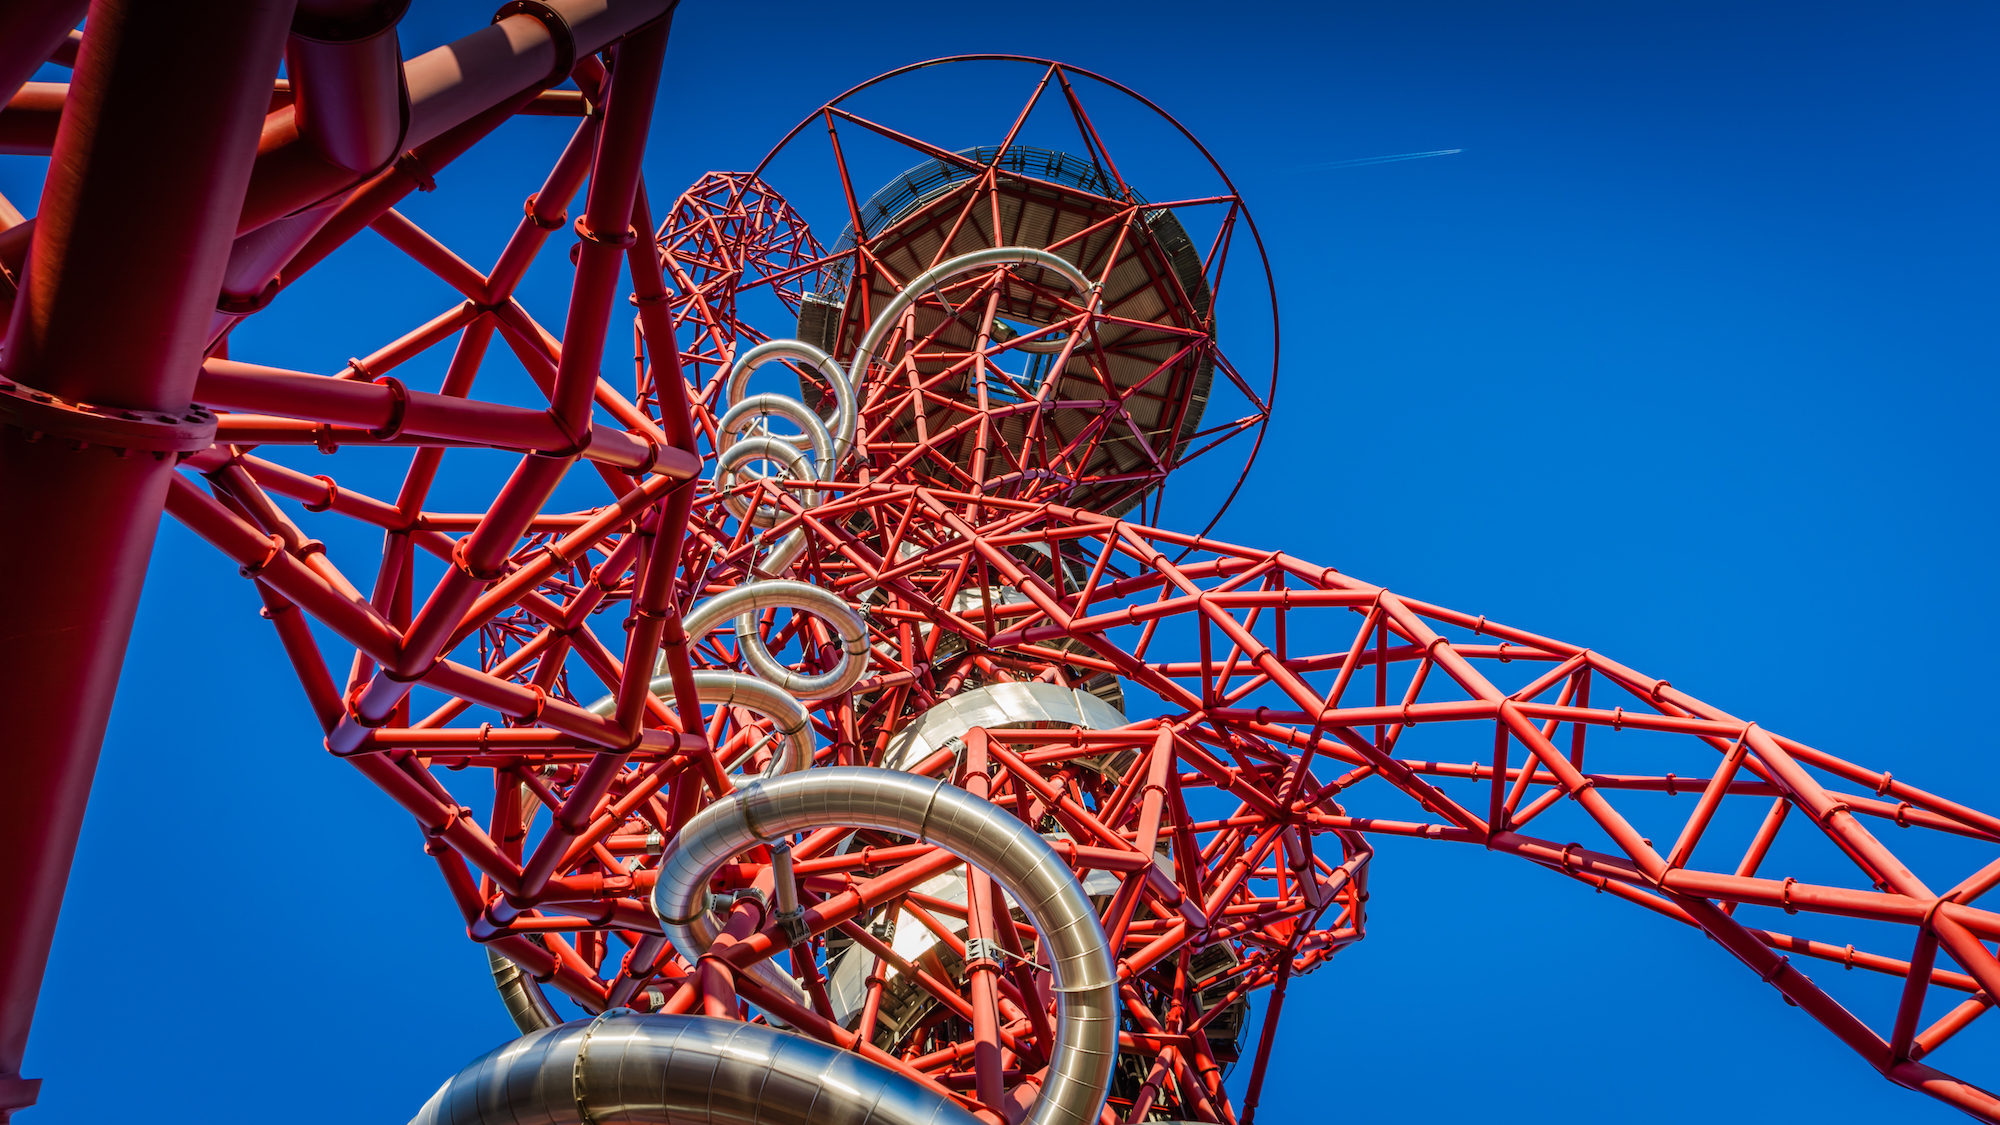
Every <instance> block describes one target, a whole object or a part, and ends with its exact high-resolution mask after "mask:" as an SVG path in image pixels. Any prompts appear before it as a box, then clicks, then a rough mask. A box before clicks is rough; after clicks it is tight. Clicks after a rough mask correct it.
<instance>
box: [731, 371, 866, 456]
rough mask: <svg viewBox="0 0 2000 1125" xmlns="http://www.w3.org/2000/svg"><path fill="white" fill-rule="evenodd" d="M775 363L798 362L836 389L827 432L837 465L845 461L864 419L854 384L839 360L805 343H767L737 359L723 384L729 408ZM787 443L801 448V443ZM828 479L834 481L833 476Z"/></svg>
mask: <svg viewBox="0 0 2000 1125" xmlns="http://www.w3.org/2000/svg"><path fill="white" fill-rule="evenodd" d="M774 359H794V360H798V361H800V362H802V363H806V364H809V365H811V367H812V368H813V370H815V371H817V372H819V377H820V378H822V379H824V380H826V382H827V385H828V386H830V387H832V388H833V401H834V412H833V421H832V422H831V423H830V424H828V425H827V427H826V428H827V431H828V432H829V433H831V434H832V435H833V461H834V464H836V465H838V464H839V463H840V462H842V461H845V460H846V459H847V453H848V451H849V450H851V449H853V448H854V429H855V426H856V425H858V424H859V421H860V417H861V412H860V410H859V408H858V406H857V405H856V403H855V401H854V383H853V382H852V381H851V380H850V379H848V377H847V372H846V371H844V370H842V369H841V366H840V361H839V360H836V359H834V358H833V357H832V356H830V355H828V354H826V353H825V352H823V351H821V350H819V349H818V348H816V347H813V346H812V345H811V344H808V343H806V342H805V341H804V340H766V341H764V342H763V343H761V344H759V345H757V346H756V347H754V348H751V349H750V350H749V351H747V352H744V353H743V354H742V355H740V356H738V357H736V363H735V364H734V365H733V366H731V367H730V369H729V375H728V376H727V378H726V379H725V380H724V382H723V394H724V395H725V396H726V397H727V399H728V401H729V405H730V406H732V407H733V406H735V405H736V404H737V403H739V402H742V401H743V392H744V391H745V390H747V389H749V386H750V376H751V374H752V373H753V372H755V371H756V370H757V369H758V368H759V367H761V366H763V365H764V364H766V363H769V362H770V361H771V360H774ZM787 440H791V441H792V442H793V444H798V442H797V439H787ZM827 479H831V477H830V475H829V477H828V478H827Z"/></svg>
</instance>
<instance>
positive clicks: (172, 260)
mask: <svg viewBox="0 0 2000 1125" xmlns="http://www.w3.org/2000/svg"><path fill="white" fill-rule="evenodd" d="M21 7H23V8H24V9H25V8H32V7H36V6H35V5H25V6H21ZM47 7H50V8H57V7H60V8H63V9H65V10H64V12H63V16H62V18H63V19H67V18H68V12H67V10H66V9H67V7H68V6H67V5H48V6H47ZM291 12H292V5H291V4H290V3H287V2H284V0H262V2H259V0H234V2H229V0H217V2H216V3H211V4H200V5H194V6H191V7H183V6H180V5H159V4H147V3H137V2H134V0H99V2H98V3H96V4H94V5H92V7H91V11H90V47H89V49H88V50H86V51H84V52H83V54H82V57H81V58H80V59H79V60H78V71H77V82H76V89H75V91H74V94H73V96H72V97H71V98H69V99H68V105H67V106H66V107H65V109H64V111H63V115H62V124H61V126H60V128H59V129H58V131H57V134H56V138H55V146H54V159H53V161H52V162H51V164H50V170H49V176H48V181H47V184H46V186H45V188H44V189H43V197H42V208H41V213H40V215H39V216H38V222H37V223H36V224H35V229H34V235H33V237H34V245H33V261H35V262H36V263H40V264H41V268H40V269H37V270H35V271H34V272H32V273H31V274H30V275H29V276H28V277H27V278H26V279H25V281H26V284H25V287H24V288H23V290H22V292H21V295H20V299H19V300H18V302H17V303H16V304H15V306H14V310H13V316H12V318H11V321H10V323H9V326H8V335H7V349H6V357H5V372H6V380H7V382H8V384H9V385H10V386H11V385H12V384H23V385H25V386H27V387H32V388H34V389H35V390H37V391H41V392H45V393H46V394H48V395H51V396H57V401H54V402H46V403H34V401H33V400H32V399H29V398H27V397H26V396H22V398H20V399H14V400H10V405H9V407H8V409H7V411H6V418H5V421H6V422H7V424H6V425H5V426H4V427H0V473H4V475H5V479H6V481H7V488H6V489H5V490H4V496H3V497H0V524H4V525H5V526H8V527H61V528H65V529H66V531H65V543H64V547H65V555H64V564H63V565H62V566H59V567H50V566H48V565H46V560H44V559H37V558H33V557H31V556H28V555H17V556H14V557H12V558H10V559H9V560H8V561H7V562H6V563H5V564H4V565H5V570H6V573H7V575H8V577H9V579H10V580H11V581H13V582H16V583H24V584H27V585H30V586H32V587H33V588H34V589H35V590H36V591H37V596H36V597H34V598H32V599H29V600H28V601H27V602H25V603H23V604H22V605H20V606H18V607H16V614H15V616H14V624H13V629H14V633H13V642H12V643H11V644H9V645H7V646H6V648H5V651H4V653H0V679H4V680H5V682H6V683H7V684H8V685H9V687H10V688H11V689H12V690H15V691H17V692H19V693H20V696H19V699H18V704H19V706H18V707H17V709H16V712H15V715H14V723H15V725H14V737H13V739H12V742H11V747H10V753H9V767H8V783H7V785H6V786H4V787H0V854H4V855H6V856H7V857H8V859H7V862H6V863H5V864H4V865H0V915H4V916H5V917H7V918H8V919H9V925H8V926H6V927H5V928H4V930H0V932H4V935H5V936H4V938H0V942H4V946H0V1119H4V1118H6V1117H8V1116H9V1115H10V1114H11V1112H12V1111H13V1110H15V1109H18V1108H20V1107H22V1106H25V1105H31V1104H33V1102H34V1098H35V1093H36V1083H34V1082H31V1081H28V1080H24V1079H22V1078H21V1076H20V1066H21V1058H22V1054H23V1052H24V1051H25V1049H26V1047H27V1041H28V1029H29V1025H30V1024H31V1023H32V1021H33V1017H34V1010H35V999H36V994H37V993H38V991H39V990H40V988H41V980H42V971H43V968H44V967H45V966H46V964H47V961H48V952H49V941H50V939H51V937H52V936H53V935H54V931H55V925H56V916H57V914H58V912H59V910H60V909H61V905H62V894H63V886H64V883H65V882H66V881H67V879H68V876H69V867H70V860H71V857H72V856H73V855H74V853H75V850H76V837H77V831H78V829H79V828H80V827H81V826H82V821H83V812H84V806H85V804H86V802H87V801H88V799H89V794H90V783H91V777H92V774H93V773H94V772H95V771H96V767H97V754H98V749H99V746H100V745H101V743H102V741H103V737H104V727H105V723H106V721H107V720H108V719H109V717H110V713H111V700H112V695H113V693H114V691H115V690H116V688H117V683H118V669H119V665H120V663H121V662H122V661H123V659H124V655H125V645H126V641H127V639H128V638H129V637H130V634H131V629H132V615H133V612H134V610H135V609H136V608H137V604H138V598H139V590H140V586H141V584H142V582H143V579H144V576H145V572H146V560H147V558H148V556H149V555H150V554H151V552H152V546H153V535H154V531H155V529H156V528H157V527H158V525H159V515H160V510H161V507H162V505H163V504H164V502H165V499H166V493H167V486H168V484H169V482H170V481H171V480H172V479H173V476H174V471H173V454H174V453H176V452H180V451H183V450H186V449H187V448H188V447H189V446H191V445H198V444H201V443H203V442H205V440H206V437H205V435H204V434H202V433H201V432H200V431H199V429H198V426H199V424H200V422H199V420H200V419H202V418H205V417H206V416H205V415H196V414H189V413H187V412H188V407H189V403H190V402H191V401H192V398H193V391H194V376H195V372H196V370H197V368H198V367H199V365H200V361H201V352H202V349H203V347H204V346H205V345H206V344H207V338H206V337H207V331H208V326H209V320H210V317H211V316H212V314H213V311H214V308H215V301H216V295H217V294H218V293H219V292H220V290H221V286H222V272H223V269H224V266H225V264H226V262H227V260H228V256H229V243H230V239H231V237H232V236H233V234H234V233H235V228H236V221H237V214H238V211H239V210H240V208H241V205H242V200H243V196H244V190H245V187H246V186H247V184H248V182H249V178H250V170H251V165H252V162H253V161H254V159H255V156H256V144H257V133H258V129H259V127H260V126H261V124H262V122H263V120H264V113H265V110H266V108H267V107H268V104H269V99H270V89H271V81H272V79H273V78H274V77H275V76H276V74H277V69H278V57H279V53H280V50H281V49H282V46H283V43H284V39H285V33H286V29H287V27H288V25H289V24H290V21H291ZM50 18H51V20H52V21H53V22H61V20H60V19H56V18H55V17H54V16H51V17H50ZM190 57H199V58H201V59H203V60H205V64H204V65H202V66H198V67H189V66H188V65H186V62H185V60H186V59H188V58H190ZM136 214H150V215H162V216H170V217H171V221H163V222H159V223H153V224H148V225H146V227H145V229H144V230H142V231H137V232H135V231H134V229H133V227H132V225H131V217H132V216H133V215H136ZM107 306H109V307H112V308H115V310H116V312H117V315H118V317H119V321H120V324H119V329H118V331H106V329H105V323H104V318H105V314H106V311H107ZM24 400H25V401H24ZM60 400H69V401H71V402H78V401H80V402H87V403H91V404H95V405H98V406H103V407H111V408H117V409H119V410H122V411H127V412H131V413H133V414H137V415H139V417H138V418H136V419H133V420H130V425H129V426H128V427H127V430H128V431H129V436H126V437H121V438H119V439H118V440H121V441H124V442H126V443H127V444H126V446H125V447H124V450H123V452H124V454H125V455H121V450H120V449H119V448H115V447H113V446H110V445H107V444H105V443H104V440H103V438H102V437H95V435H96V434H97V433H98V432H99V431H96V430H93V429H92V428H91V426H90V425H89V424H87V423H85V422H83V421H82V420H83V419H84V417H85V416H84V415H83V414H82V413H81V412H80V411H77V410H74V409H70V408H65V407H63V406H61V405H59V403H60ZM140 412H144V413H143V414H141V413H140ZM161 418H167V419H171V421H168V422H161V421H159V420H158V419H161ZM188 418H194V419H197V421H195V422H188V421H186V419H188ZM86 434H89V435H92V437H93V438H94V440H87V439H86V437H85V436H84V435H86ZM77 512H90V513H91V516H92V518H90V519H88V520H81V521H79V520H77V519H75V518H74V516H75V513H77Z"/></svg>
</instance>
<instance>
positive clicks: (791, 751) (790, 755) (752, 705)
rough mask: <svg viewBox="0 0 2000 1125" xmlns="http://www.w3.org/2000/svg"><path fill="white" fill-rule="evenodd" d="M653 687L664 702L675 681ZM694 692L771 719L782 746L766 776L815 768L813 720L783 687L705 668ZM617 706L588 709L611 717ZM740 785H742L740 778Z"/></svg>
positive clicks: (662, 680)
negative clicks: (810, 767)
mask: <svg viewBox="0 0 2000 1125" xmlns="http://www.w3.org/2000/svg"><path fill="white" fill-rule="evenodd" d="M652 688H653V694H655V695H658V696H660V697H661V698H663V699H672V698H673V693H674V681H673V678H672V677H670V676H656V677H654V679H653V683H652ZM694 693H695V695H696V696H697V697H699V698H700V699H701V701H702V702H703V703H722V704H728V705H731V706H735V707H741V708H743V709H745V710H747V711H754V712H756V713H757V714H759V715H762V716H764V717H765V718H767V719H769V720H771V724H772V726H773V728H774V729H775V732H776V734H777V737H778V738H780V739H781V740H782V743H781V745H780V747H779V750H778V752H777V753H775V754H772V755H771V764H770V765H768V766H766V767H764V773H763V776H765V777H774V776H776V775H778V774H781V773H790V772H791V771H793V770H802V769H804V768H806V767H807V766H809V765H812V759H813V735H812V717H811V716H810V715H808V714H807V713H806V709H805V707H804V706H803V705H802V704H800V703H799V701H798V700H797V699H794V698H792V696H791V694H790V693H789V692H787V691H785V690H784V689H783V688H781V687H779V686H778V685H776V684H774V683H771V682H769V681H768V680H760V679H758V678H757V677H755V676H746V675H744V674H743V673H741V672H725V671H719V670H716V669H712V668H704V669H701V670H699V671H697V672H695V674H694ZM617 705H618V701H617V699H616V698H615V697H613V696H609V695H607V696H604V697H603V698H601V699H598V700H596V701H595V702H593V703H591V705H590V706H589V707H588V708H587V710H589V711H590V712H591V713H592V714H594V715H609V714H610V713H611V712H612V709H613V708H615V707H616V706H617ZM737 784H738V785H741V784H742V781H741V779H738V781H737Z"/></svg>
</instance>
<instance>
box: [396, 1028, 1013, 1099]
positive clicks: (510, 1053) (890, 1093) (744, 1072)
mask: <svg viewBox="0 0 2000 1125" xmlns="http://www.w3.org/2000/svg"><path fill="white" fill-rule="evenodd" d="M611 1121H618V1122H627V1123H630V1125H669V1123H671V1125H978V1121H979V1119H978V1118H976V1117H974V1116H972V1115H971V1114H970V1113H967V1112H966V1111H965V1110H963V1109H961V1108H959V1107H958V1106H957V1105H955V1104H953V1103H952V1102H951V1101H950V1100H948V1099H946V1098H943V1097H940V1096H938V1095H937V1094H936V1093H933V1092H932V1091H930V1090H927V1089H925V1088H924V1087H922V1086H919V1085H918V1084H917V1083H915V1082H912V1081H911V1080H909V1079H908V1078H905V1077H904V1076H902V1075H900V1074H897V1073H896V1072H895V1071H892V1070H890V1069H888V1068H887V1067H884V1066H880V1065H878V1064H876V1063H873V1062H870V1061H868V1060H867V1059H864V1058H862V1057H861V1056H860V1055H857V1054H854V1053H853V1052H850V1051H843V1050H840V1049H839V1048H836V1047H831V1046H828V1045H826V1044H824V1043H821V1042H819V1041H817V1040H813V1039H807V1038H806V1037H804V1036H802V1035H796V1034H793V1033H791V1032H786V1031H779V1030H777V1029H775V1028H769V1027H761V1026H759V1025H757V1024H750V1023H737V1022H735V1021H733V1020H720V1019H713V1018H710V1017H708V1016H662V1015H655V1016H642V1015H638V1014H636V1013H634V1012H631V1011H630V1010H627V1009H624V1008H613V1009H611V1010H610V1011H608V1012H606V1013H604V1014H603V1015H601V1016H598V1017H597V1018H596V1019H588V1020H575V1021H572V1022H570V1023H566V1024H562V1025H561V1026H559V1027H551V1028H548V1029H546V1030H542V1031H537V1032H533V1033H531V1034H528V1035H524V1036H522V1037H521V1038H519V1039H516V1040H514V1041H513V1042H512V1043H508V1044H507V1045H505V1046H503V1047H500V1048H497V1049H495V1050H493V1051H489V1052H487V1053H486V1054H485V1055H483V1056H481V1057H480V1058H478V1059H476V1060H474V1061H473V1062H472V1064H471V1065H470V1066H467V1067H466V1068H465V1069H464V1070H461V1071H459V1072H458V1074H457V1075H456V1076H454V1077H453V1078H452V1079H451V1080H450V1081H448V1082H446V1083H445V1084H444V1085H443V1086H442V1087H441V1088H439V1090H438V1092H437V1093H435V1094H432V1095H431V1099H430V1101H428V1102H425V1103H424V1107H423V1108H422V1109H420V1110H418V1111H417V1115H416V1116H415V1117H413V1118H411V1119H410V1125H523V1123H526V1122H537V1123H543V1125H585V1123H587V1122H611Z"/></svg>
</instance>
